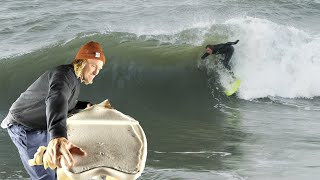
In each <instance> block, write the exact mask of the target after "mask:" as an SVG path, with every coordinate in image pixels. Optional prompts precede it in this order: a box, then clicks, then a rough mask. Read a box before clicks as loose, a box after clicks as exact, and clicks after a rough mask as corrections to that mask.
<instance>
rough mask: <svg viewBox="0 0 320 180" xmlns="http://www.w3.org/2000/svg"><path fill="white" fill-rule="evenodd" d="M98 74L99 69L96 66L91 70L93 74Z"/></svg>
mask: <svg viewBox="0 0 320 180" xmlns="http://www.w3.org/2000/svg"><path fill="white" fill-rule="evenodd" d="M98 74H99V69H98V68H96V69H95V70H94V71H93V75H95V76H96V75H98Z"/></svg>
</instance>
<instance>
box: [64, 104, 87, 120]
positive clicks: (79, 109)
mask: <svg viewBox="0 0 320 180" xmlns="http://www.w3.org/2000/svg"><path fill="white" fill-rule="evenodd" d="M88 104H92V103H90V102H87V101H78V102H77V104H76V106H75V107H74V108H73V109H72V110H70V111H69V112H68V118H69V117H71V116H73V115H74V114H77V113H79V112H80V111H81V110H83V109H85V108H87V107H88Z"/></svg>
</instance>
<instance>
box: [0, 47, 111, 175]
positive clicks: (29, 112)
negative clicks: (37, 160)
mask: <svg viewBox="0 0 320 180" xmlns="http://www.w3.org/2000/svg"><path fill="white" fill-rule="evenodd" d="M104 64H105V56H104V53H103V51H102V48H101V46H100V44H99V43H97V42H93V41H91V42H89V43H87V44H85V45H84V46H82V47H81V49H80V50H79V52H78V53H77V55H76V57H75V60H74V61H73V63H72V64H68V65H61V66H58V67H56V68H53V69H51V70H48V71H46V72H45V73H44V74H42V75H41V76H40V77H39V78H38V79H37V80H36V81H35V82H34V83H33V84H31V85H30V86H29V88H28V89H27V90H26V91H25V92H23V93H22V94H21V95H20V97H19V98H18V99H17V100H16V101H15V102H14V103H13V104H12V106H11V108H10V110H9V113H8V115H7V117H6V118H5V119H4V120H3V122H2V123H1V127H3V128H7V130H8V133H9V135H10V137H11V139H12V141H13V143H14V144H15V145H16V147H17V148H18V150H19V154H20V158H21V160H22V163H23V165H24V167H25V169H26V171H27V172H28V174H29V175H30V177H31V179H36V180H40V179H56V178H57V175H56V172H55V170H50V169H49V168H48V169H44V167H43V166H32V167H31V166H29V165H28V160H29V159H32V158H33V155H34V154H35V153H36V151H37V149H38V147H39V146H47V151H46V153H45V155H44V156H46V160H47V161H48V163H49V164H50V166H49V167H54V166H56V167H61V165H60V159H62V158H63V159H64V160H65V162H67V163H68V165H69V166H73V164H74V160H73V157H72V155H71V153H72V154H78V155H85V154H86V152H85V151H83V150H82V149H81V148H79V147H77V146H76V145H74V144H72V143H71V142H69V141H68V140H67V127H66V119H67V115H68V113H70V112H75V111H77V110H81V109H84V108H86V107H87V105H88V104H89V103H88V102H80V101H77V99H78V96H79V92H80V84H81V82H82V83H85V84H91V83H92V82H93V79H94V78H95V76H96V75H98V74H99V71H100V70H101V69H102V67H103V65H104ZM44 158H45V157H44Z"/></svg>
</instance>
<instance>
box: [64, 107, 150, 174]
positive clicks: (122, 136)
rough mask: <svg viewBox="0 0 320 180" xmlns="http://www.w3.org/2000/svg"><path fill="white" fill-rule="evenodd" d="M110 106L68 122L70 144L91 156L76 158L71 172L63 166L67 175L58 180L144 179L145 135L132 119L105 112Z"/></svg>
mask: <svg viewBox="0 0 320 180" xmlns="http://www.w3.org/2000/svg"><path fill="white" fill-rule="evenodd" d="M108 104H109V102H108V101H104V102H102V103H100V104H96V105H94V106H92V107H90V108H87V109H85V110H83V111H81V112H79V113H77V114H75V115H73V116H71V117H69V118H68V119H67V128H68V139H69V141H71V142H72V143H74V144H76V145H77V146H79V147H81V148H82V149H84V150H85V151H86V152H87V154H88V155H87V156H85V157H77V156H75V157H74V158H75V161H76V164H75V166H73V167H72V168H68V167H67V166H65V165H64V163H63V162H61V164H62V170H63V173H64V175H60V176H59V180H62V179H91V178H92V177H95V176H102V175H103V176H104V175H105V176H108V177H109V178H110V179H112V178H111V177H113V178H115V179H118V180H120V179H121V180H134V179H137V178H138V177H139V176H140V175H141V173H142V171H143V170H144V167H145V163H146V157H147V139H146V136H145V134H144V131H143V129H142V127H141V126H140V124H139V122H138V121H136V120H135V119H133V118H132V117H130V116H128V115H125V114H123V113H121V112H120V111H117V110H115V109H109V108H106V106H107V105H108ZM109 105H110V104H109ZM60 171H61V170H60ZM60 173H61V172H60ZM60 173H59V174H60ZM63 173H62V174H63ZM107 179H108V178H107Z"/></svg>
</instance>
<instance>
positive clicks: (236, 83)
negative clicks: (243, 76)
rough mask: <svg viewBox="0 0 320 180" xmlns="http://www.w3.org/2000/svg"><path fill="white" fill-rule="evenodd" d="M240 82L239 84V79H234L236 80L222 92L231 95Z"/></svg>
mask: <svg viewBox="0 0 320 180" xmlns="http://www.w3.org/2000/svg"><path fill="white" fill-rule="evenodd" d="M240 84H241V81H240V79H236V80H235V81H234V82H233V83H232V84H231V85H230V86H229V88H228V89H226V90H225V91H224V93H225V94H226V95H227V96H232V95H233V94H234V93H236V92H237V90H238V89H239V86H240Z"/></svg>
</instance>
